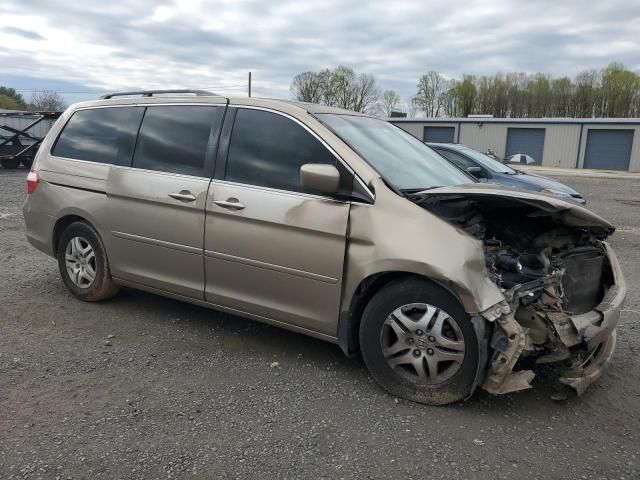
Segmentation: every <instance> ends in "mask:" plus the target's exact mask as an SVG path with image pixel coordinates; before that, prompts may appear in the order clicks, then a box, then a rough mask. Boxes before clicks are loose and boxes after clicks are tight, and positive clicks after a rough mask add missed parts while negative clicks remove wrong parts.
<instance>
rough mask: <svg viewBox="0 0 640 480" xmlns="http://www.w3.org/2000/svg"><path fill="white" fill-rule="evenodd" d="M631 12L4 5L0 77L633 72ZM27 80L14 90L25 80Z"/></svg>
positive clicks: (274, 80)
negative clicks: (611, 66) (612, 68)
mask: <svg viewBox="0 0 640 480" xmlns="http://www.w3.org/2000/svg"><path fill="white" fill-rule="evenodd" d="M638 38H640V4H638V2H635V1H633V0H625V1H623V0H608V1H607V2H599V3H598V4H594V5H591V4H590V3H587V2H583V1H577V0H571V1H564V2H558V1H557V0H531V1H527V2H524V1H522V2H521V1H507V0H491V1H490V0H485V1H481V0H479V1H466V2H451V1H444V0H438V1H430V2H421V1H399V0H396V1H395V2H389V1H386V0H385V1H382V0H375V1H370V2H366V3H365V2H362V1H350V2H347V1H342V0H317V1H315V2H301V1H295V0H284V1H275V0H274V1H264V0H222V1H205V0H175V1H168V2H164V3H162V2H157V1H155V0H138V1H135V2H133V1H131V0H110V1H109V2H108V3H107V2H102V1H101V2H97V1H96V2H91V1H90V0H85V1H82V2H80V1H75V0H3V2H2V3H1V4H0V61H2V65H3V68H2V74H0V84H1V83H2V81H3V76H5V77H7V78H11V79H12V81H13V82H14V84H12V85H10V86H12V87H15V88H20V85H17V84H15V82H16V81H18V82H19V81H20V80H19V79H21V78H22V79H30V80H31V81H32V84H33V82H34V81H36V80H37V83H38V85H41V88H43V87H45V86H46V85H47V82H50V83H51V84H52V85H53V84H57V83H59V82H61V81H65V82H70V83H71V84H75V85H85V86H87V87H89V88H90V89H92V90H101V89H105V90H112V89H122V88H160V87H167V88H169V87H191V88H209V89H213V90H216V91H219V92H220V93H224V94H228V95H234V94H244V93H245V92H246V77H247V72H248V71H249V70H251V71H253V72H254V81H255V83H254V92H256V94H258V95H264V96H277V97H286V96H288V94H289V83H290V80H291V78H292V77H293V76H294V75H295V74H296V73H299V72H301V71H305V70H318V69H321V68H325V67H335V66H337V65H339V64H345V65H349V66H352V67H353V68H355V69H356V70H357V71H364V72H368V73H373V74H374V75H376V76H377V78H378V80H379V82H380V83H381V84H382V86H383V87H385V88H395V89H397V90H398V91H399V92H400V93H401V95H402V96H403V97H407V96H409V95H411V94H413V93H414V88H415V84H416V81H417V78H418V76H419V75H420V74H421V73H423V72H425V71H427V70H431V69H434V70H438V71H440V72H441V73H442V74H444V75H445V76H447V77H459V76H460V75H461V74H462V73H472V74H476V75H482V74H491V73H494V72H496V71H498V70H501V71H516V70H517V71H527V72H538V71H541V72H547V73H551V74H554V75H569V76H572V75H575V74H576V73H577V72H579V71H580V70H582V69H587V68H600V67H603V66H604V65H605V64H607V63H609V62H610V61H618V62H623V63H625V64H626V65H627V66H628V67H629V68H632V69H636V70H640V51H639V50H638V49H637V40H638ZM25 81H26V80H25Z"/></svg>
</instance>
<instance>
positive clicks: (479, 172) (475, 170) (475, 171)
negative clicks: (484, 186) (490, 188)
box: [467, 167, 487, 178]
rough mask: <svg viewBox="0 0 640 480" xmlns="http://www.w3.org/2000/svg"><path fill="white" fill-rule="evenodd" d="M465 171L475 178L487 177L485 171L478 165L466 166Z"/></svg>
mask: <svg viewBox="0 0 640 480" xmlns="http://www.w3.org/2000/svg"><path fill="white" fill-rule="evenodd" d="M467 173H468V174H469V175H473V176H474V177H476V178H486V177H487V174H486V173H485V171H484V170H483V169H482V168H480V167H468V168H467Z"/></svg>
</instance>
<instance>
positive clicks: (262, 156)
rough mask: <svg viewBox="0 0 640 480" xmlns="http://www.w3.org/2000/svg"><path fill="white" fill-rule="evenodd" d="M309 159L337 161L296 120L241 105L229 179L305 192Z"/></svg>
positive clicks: (233, 140)
mask: <svg viewBox="0 0 640 480" xmlns="http://www.w3.org/2000/svg"><path fill="white" fill-rule="evenodd" d="M305 163H328V164H331V165H335V164H336V158H335V157H334V156H333V154H332V153H331V152H330V151H329V150H327V148H326V147H325V146H324V145H323V144H322V143H320V141H318V139H316V138H315V137H314V136H313V135H311V134H310V133H309V132H308V131H307V130H305V129H304V128H302V127H301V126H300V125H298V124H297V123H296V122H294V121H293V120H291V119H289V118H287V117H284V116H282V115H278V114H276V113H271V112H265V111H262V110H251V109H244V108H239V109H238V112H237V114H236V118H235V122H234V124H233V132H232V134H231V140H230V143H229V152H228V155H227V170H226V175H225V179H226V180H229V181H231V182H238V183H247V184H250V185H258V186H263V187H270V188H277V189H280V190H290V191H294V192H305V191H306V190H305V189H304V188H303V187H302V184H301V183H300V167H301V166H302V165H304V164H305ZM308 193H315V192H308Z"/></svg>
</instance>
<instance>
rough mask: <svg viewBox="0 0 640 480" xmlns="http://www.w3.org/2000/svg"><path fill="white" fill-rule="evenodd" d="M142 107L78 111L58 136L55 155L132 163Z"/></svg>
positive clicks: (123, 163) (121, 163) (119, 163)
mask: <svg viewBox="0 0 640 480" xmlns="http://www.w3.org/2000/svg"><path fill="white" fill-rule="evenodd" d="M142 112H143V109H142V108H140V107H117V108H94V109H88V110H78V111H77V112H75V113H74V114H73V116H72V117H71V119H70V120H69V121H68V122H67V124H66V125H65V127H64V129H63V130H62V133H61V134H60V136H59V137H58V140H57V141H56V144H55V146H54V147H53V151H52V152H51V153H52V154H53V155H56V156H58V157H65V158H73V159H77V160H88V161H91V162H98V163H108V164H112V165H122V166H129V165H131V156H132V154H133V147H134V145H135V140H136V133H137V130H138V125H139V124H140V118H141V116H142Z"/></svg>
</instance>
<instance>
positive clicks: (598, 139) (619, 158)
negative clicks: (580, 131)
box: [584, 129, 633, 171]
mask: <svg viewBox="0 0 640 480" xmlns="http://www.w3.org/2000/svg"><path fill="white" fill-rule="evenodd" d="M632 145H633V130H600V129H597V130H596V129H591V130H589V132H588V133H587V148H586V150H585V154H584V168H599V169H603V170H623V171H627V170H629V161H630V160H631V146H632Z"/></svg>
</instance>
